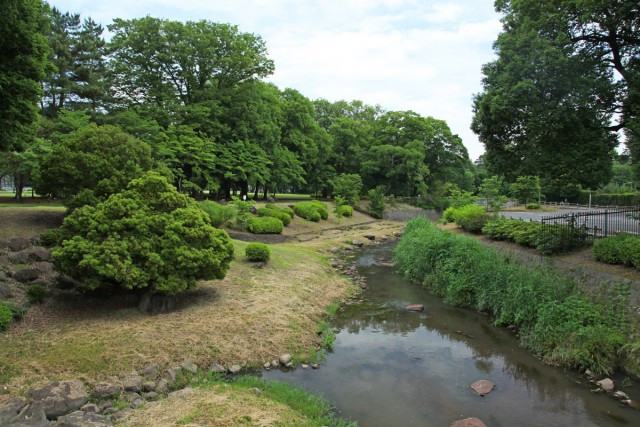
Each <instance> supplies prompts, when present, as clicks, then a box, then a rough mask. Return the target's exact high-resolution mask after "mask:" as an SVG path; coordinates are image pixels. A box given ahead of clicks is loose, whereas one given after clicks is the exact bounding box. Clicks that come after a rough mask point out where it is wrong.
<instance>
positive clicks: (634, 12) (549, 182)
mask: <svg viewBox="0 0 640 427" xmlns="http://www.w3.org/2000/svg"><path fill="white" fill-rule="evenodd" d="M496 9H497V10H498V11H499V12H501V13H503V14H504V17H503V19H502V22H503V26H504V32H503V33H502V34H501V35H500V36H499V37H498V40H497V41H496V44H495V48H496V52H497V53H498V60H496V61H495V62H493V63H490V64H487V65H485V67H484V68H483V72H484V74H485V79H484V81H483V85H484V91H483V93H482V94H480V95H478V96H477V97H476V99H475V101H474V113H475V116H474V120H473V124H472V128H473V130H474V131H475V132H476V133H477V134H478V135H479V137H480V140H481V141H482V142H483V143H484V144H485V146H486V149H487V158H486V160H487V167H488V168H489V169H490V170H491V171H492V172H494V173H502V174H504V175H505V176H506V178H507V179H508V180H509V181H514V180H515V178H516V177H517V176H522V175H540V179H541V184H542V186H543V188H544V189H545V192H552V193H555V194H556V195H568V194H569V193H571V192H573V191H576V190H577V189H579V188H580V187H590V188H594V187H597V186H598V185H600V184H602V183H605V182H607V181H608V180H609V178H610V176H611V162H612V158H613V148H614V147H615V146H616V145H617V143H618V141H617V140H616V135H615V134H614V133H613V132H614V131H616V130H619V129H622V128H626V129H627V130H628V131H629V132H633V130H632V127H633V126H632V123H634V122H635V117H637V116H638V99H637V95H634V94H637V93H638V90H637V88H638V82H639V80H638V79H637V75H638V66H637V58H638V54H639V52H640V43H639V41H640V38H639V37H638V35H637V34H638V32H637V22H638V13H639V12H638V8H637V5H636V4H635V3H634V2H629V1H617V0H606V1H602V2H592V1H586V0H579V1H573V0H559V1H552V0H542V1H536V2H529V1H524V0H500V1H498V2H496ZM616 120H617V121H618V123H615V121H616Z"/></svg>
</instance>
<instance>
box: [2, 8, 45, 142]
mask: <svg viewBox="0 0 640 427" xmlns="http://www.w3.org/2000/svg"><path fill="white" fill-rule="evenodd" d="M46 26H47V22H46V19H45V18H44V6H43V3H42V1H41V0H4V1H3V2H2V19H0V93H1V94H2V96H0V150H11V149H20V148H21V147H22V146H24V145H25V143H29V142H30V141H32V140H33V138H34V135H35V128H34V122H35V121H36V117H37V103H38V100H39V99H40V94H41V89H40V82H41V81H42V79H43V78H44V77H45V76H46V74H47V73H48V72H49V71H50V70H51V68H50V64H49V62H48V61H47V55H48V53H49V47H48V45H47V40H46V38H45V36H44V34H43V33H44V30H45V29H46Z"/></svg>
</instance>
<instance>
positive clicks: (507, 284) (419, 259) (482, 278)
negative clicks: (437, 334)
mask: <svg viewBox="0 0 640 427" xmlns="http://www.w3.org/2000/svg"><path fill="white" fill-rule="evenodd" d="M394 258H395V262H396V266H397V268H398V269H399V270H400V271H401V272H403V273H404V274H405V275H407V276H408V277H410V278H411V279H414V280H417V281H419V282H420V283H422V284H423V285H424V286H425V287H427V288H428V289H430V290H431V291H432V292H434V293H435V294H437V295H440V296H442V297H443V298H444V300H445V302H446V303H448V304H452V305H457V306H462V307H469V308H474V309H476V310H480V311H485V312H488V313H490V314H492V315H493V317H494V321H495V324H496V325H510V324H513V325H516V326H517V327H518V328H519V330H520V340H521V344H522V345H523V346H524V347H526V348H528V349H530V350H531V351H533V353H535V354H536V355H537V356H539V357H541V358H542V359H543V360H544V361H546V362H548V363H551V364H556V365H562V366H567V367H571V368H577V369H590V370H592V371H594V372H597V373H601V374H608V373H610V372H612V371H613V370H614V369H615V368H616V367H617V366H619V365H620V363H621V349H622V347H623V345H624V344H625V342H627V340H628V337H629V336H630V335H631V332H632V331H631V329H632V328H631V322H630V320H629V317H628V315H627V310H628V309H627V300H626V296H627V295H628V290H625V289H624V288H623V286H622V285H618V286H619V287H620V288H619V289H618V292H614V293H615V294H616V295H618V297H616V298H602V299H601V301H602V302H601V303H598V304H596V303H594V302H592V301H591V300H590V299H589V298H587V297H586V296H585V295H583V294H582V292H581V291H580V290H579V289H578V287H577V284H576V282H575V281H574V280H573V279H571V278H569V277H567V276H564V275H560V274H557V273H555V272H554V271H552V270H551V269H549V268H542V267H540V268H537V269H531V268H529V267H527V266H525V265H522V264H520V263H518V262H517V261H515V260H514V259H512V258H509V257H508V256H506V255H504V254H502V253H500V252H498V251H496V250H494V249H490V248H487V247H485V246H484V245H482V244H481V243H479V242H477V241H476V240H475V239H473V238H469V237H465V236H460V235H455V234H452V233H449V232H446V231H442V230H440V229H438V228H437V227H435V226H434V225H432V224H431V222H430V221H428V220H426V219H424V218H419V219H416V220H413V221H411V222H410V223H409V224H408V225H407V227H406V230H405V234H404V236H403V238H402V240H401V241H400V242H399V243H398V245H397V247H396V248H395V250H394Z"/></svg>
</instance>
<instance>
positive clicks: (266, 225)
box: [247, 216, 284, 234]
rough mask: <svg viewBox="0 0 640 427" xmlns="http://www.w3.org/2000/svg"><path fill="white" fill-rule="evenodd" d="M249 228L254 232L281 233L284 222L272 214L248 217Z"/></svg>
mask: <svg viewBox="0 0 640 427" xmlns="http://www.w3.org/2000/svg"><path fill="white" fill-rule="evenodd" d="M247 229H248V230H249V231H250V232H251V233H254V234H280V233H282V230H283V229H284V224H283V223H282V221H280V220H279V219H278V218H274V217H271V216H262V217H250V218H248V219H247Z"/></svg>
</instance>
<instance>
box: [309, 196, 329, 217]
mask: <svg viewBox="0 0 640 427" xmlns="http://www.w3.org/2000/svg"><path fill="white" fill-rule="evenodd" d="M309 203H311V204H312V205H313V206H315V208H316V211H318V213H319V214H320V218H322V219H327V218H329V208H328V207H327V204H326V203H324V202H319V201H317V200H313V201H311V202H309Z"/></svg>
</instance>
